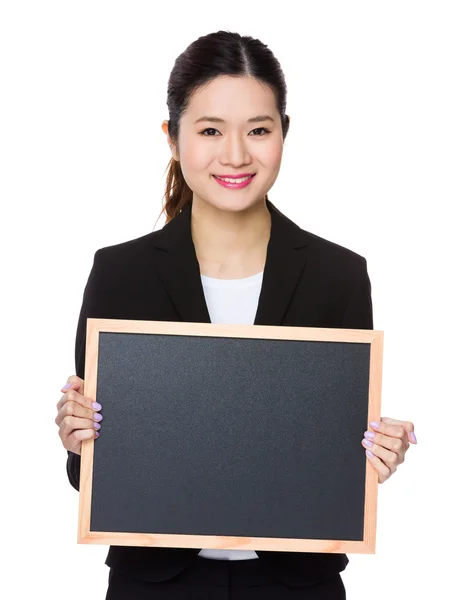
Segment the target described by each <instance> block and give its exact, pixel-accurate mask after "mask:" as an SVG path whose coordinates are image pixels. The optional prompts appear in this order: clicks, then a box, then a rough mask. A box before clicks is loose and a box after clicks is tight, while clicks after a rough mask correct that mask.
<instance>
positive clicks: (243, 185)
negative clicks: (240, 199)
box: [213, 173, 256, 190]
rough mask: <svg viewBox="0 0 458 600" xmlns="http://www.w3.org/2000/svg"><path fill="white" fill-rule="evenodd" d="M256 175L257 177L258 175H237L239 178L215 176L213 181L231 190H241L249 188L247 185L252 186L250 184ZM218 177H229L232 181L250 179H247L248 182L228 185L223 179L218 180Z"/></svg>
mask: <svg viewBox="0 0 458 600" xmlns="http://www.w3.org/2000/svg"><path fill="white" fill-rule="evenodd" d="M255 175H256V173H246V174H245V175H237V176H234V175H213V179H214V180H215V181H216V182H217V183H219V184H220V185H222V186H223V187H225V188H229V189H231V190H239V189H241V188H244V187H247V185H250V183H251V182H252V181H253V179H254V178H255ZM218 177H227V178H229V177H230V178H231V179H240V178H241V177H249V179H247V180H246V181H242V183H228V182H227V181H222V180H221V179H218Z"/></svg>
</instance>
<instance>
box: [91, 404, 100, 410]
mask: <svg viewBox="0 0 458 600" xmlns="http://www.w3.org/2000/svg"><path fill="white" fill-rule="evenodd" d="M92 408H93V409H94V410H102V405H101V404H99V403H98V402H93V403H92Z"/></svg>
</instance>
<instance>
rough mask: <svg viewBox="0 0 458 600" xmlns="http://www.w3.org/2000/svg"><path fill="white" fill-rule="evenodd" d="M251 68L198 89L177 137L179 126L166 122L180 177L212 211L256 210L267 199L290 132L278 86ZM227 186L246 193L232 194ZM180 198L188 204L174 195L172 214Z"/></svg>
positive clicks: (170, 205) (197, 200) (196, 201)
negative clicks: (257, 74) (279, 100)
mask: <svg viewBox="0 0 458 600" xmlns="http://www.w3.org/2000/svg"><path fill="white" fill-rule="evenodd" d="M247 71H248V73H247V74H246V75H239V76H237V77H235V76H229V75H218V76H217V77H215V78H214V79H212V80H211V81H210V82H209V83H207V84H206V85H205V86H202V87H200V88H199V89H198V90H195V91H194V92H193V94H192V95H191V97H190V100H189V102H188V105H187V106H186V107H185V109H184V108H182V115H181V117H180V119H179V126H178V128H177V133H176V134H175V135H173V132H174V130H175V127H174V124H172V123H171V122H167V121H165V122H164V123H163V125H162V128H163V131H164V132H165V133H166V134H167V136H168V142H169V145H170V147H171V149H172V154H173V157H172V160H173V161H174V163H175V171H174V176H175V178H176V179H178V178H180V177H183V178H184V181H185V182H186V183H185V185H186V186H187V187H188V188H189V190H191V189H192V190H193V204H194V205H195V210H196V211H199V210H200V207H202V206H203V203H205V205H207V209H208V206H212V207H214V208H216V209H218V210H224V211H233V212H237V213H239V211H246V210H250V209H252V208H253V207H254V206H259V200H260V199H261V198H266V197H267V192H268V190H269V189H270V188H271V187H272V186H273V184H274V183H275V180H276V179H277V176H278V172H279V170H280V165H281V159H282V153H283V141H284V137H285V136H286V131H287V127H285V129H283V127H282V122H283V123H284V124H285V126H286V124H287V122H288V118H287V117H286V115H282V114H281V112H280V110H281V108H279V106H278V104H279V103H278V100H277V95H278V94H276V93H275V91H274V89H275V88H274V89H272V87H270V86H268V85H265V84H264V83H263V82H261V81H259V80H258V79H255V78H254V77H253V76H252V75H250V74H249V69H247ZM171 113H172V111H171ZM207 115H208V116H207ZM202 125H204V126H205V125H206V126H207V127H205V128H203V129H202ZM209 125H212V126H211V127H210V126H209ZM216 125H217V126H218V127H216ZM253 125H256V126H257V127H255V128H253ZM260 125H264V127H260ZM267 126H268V127H267ZM215 181H216V182H217V183H218V189H217V188H215ZM224 189H227V190H237V191H240V190H244V191H243V193H236V194H234V193H233V194H231V193H229V192H225V191H224ZM175 202H178V206H182V205H183V202H185V199H184V197H182V198H181V199H180V200H175V198H174V196H173V194H172V195H171V197H170V198H169V199H168V202H167V205H166V208H167V210H168V211H169V212H170V211H173V210H174V208H173V207H174V205H175Z"/></svg>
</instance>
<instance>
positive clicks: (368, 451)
mask: <svg viewBox="0 0 458 600" xmlns="http://www.w3.org/2000/svg"><path fill="white" fill-rule="evenodd" d="M366 454H367V456H368V457H369V458H372V457H373V456H374V455H373V454H372V452H371V451H370V450H366Z"/></svg>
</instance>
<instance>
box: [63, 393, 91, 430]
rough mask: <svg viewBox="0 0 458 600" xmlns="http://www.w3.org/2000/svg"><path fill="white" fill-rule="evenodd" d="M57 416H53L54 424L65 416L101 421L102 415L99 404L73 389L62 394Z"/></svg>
mask: <svg viewBox="0 0 458 600" xmlns="http://www.w3.org/2000/svg"><path fill="white" fill-rule="evenodd" d="M59 405H60V408H58V412H57V417H56V418H55V423H56V425H59V426H60V424H61V423H62V420H63V419H64V418H65V417H66V416H69V415H71V416H76V417H83V418H87V419H91V420H96V421H101V420H102V415H100V414H99V412H98V411H100V410H101V408H102V406H101V404H98V403H97V402H93V401H92V399H91V398H87V397H86V396H82V395H81V394H79V393H78V392H76V391H75V390H70V391H68V392H67V393H65V394H64V396H63V402H62V401H61V402H59V403H58V407H59Z"/></svg>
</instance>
